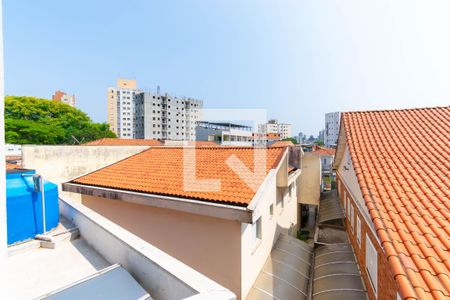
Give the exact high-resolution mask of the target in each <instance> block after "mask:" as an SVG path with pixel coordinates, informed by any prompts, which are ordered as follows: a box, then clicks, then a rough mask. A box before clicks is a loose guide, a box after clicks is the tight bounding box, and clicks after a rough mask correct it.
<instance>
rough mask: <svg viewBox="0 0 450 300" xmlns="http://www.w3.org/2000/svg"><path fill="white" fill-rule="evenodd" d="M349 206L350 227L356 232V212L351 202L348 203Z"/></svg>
mask: <svg viewBox="0 0 450 300" xmlns="http://www.w3.org/2000/svg"><path fill="white" fill-rule="evenodd" d="M348 205H349V210H350V225H351V227H352V231H353V232H354V231H355V216H354V213H355V211H354V207H353V205H352V203H351V202H350V201H349V202H348Z"/></svg>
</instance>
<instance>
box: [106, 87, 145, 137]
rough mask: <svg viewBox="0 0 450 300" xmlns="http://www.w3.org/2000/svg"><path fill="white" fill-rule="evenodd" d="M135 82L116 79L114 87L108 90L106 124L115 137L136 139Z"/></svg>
mask: <svg viewBox="0 0 450 300" xmlns="http://www.w3.org/2000/svg"><path fill="white" fill-rule="evenodd" d="M140 92H141V90H139V89H138V88H137V83H136V80H128V79H118V80H117V86H116V87H110V88H108V95H107V97H108V124H109V128H110V129H111V131H113V132H114V133H115V134H116V135H117V137H119V138H124V139H132V138H136V136H135V132H134V119H135V116H134V114H135V101H136V94H138V93H140Z"/></svg>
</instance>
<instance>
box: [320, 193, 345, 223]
mask: <svg viewBox="0 0 450 300" xmlns="http://www.w3.org/2000/svg"><path fill="white" fill-rule="evenodd" d="M343 218H344V213H343V211H342V208H341V205H340V204H339V201H338V200H337V195H336V191H335V190H333V191H327V192H324V193H323V194H322V197H321V199H320V206H319V225H323V224H326V223H333V222H334V221H339V222H340V221H341V220H342V219H343Z"/></svg>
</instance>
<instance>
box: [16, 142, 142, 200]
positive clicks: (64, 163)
mask: <svg viewBox="0 0 450 300" xmlns="http://www.w3.org/2000/svg"><path fill="white" fill-rule="evenodd" d="M148 148H149V146H61V145H55V146H41V145H23V146H22V166H23V167H24V168H25V169H35V170H36V172H37V173H39V174H42V175H43V176H44V177H45V178H46V179H47V180H49V181H52V182H54V183H56V184H58V186H59V190H60V193H62V195H64V196H66V197H70V198H71V199H72V200H75V201H79V199H80V198H79V195H78V194H74V193H67V192H61V183H63V182H67V181H69V180H71V179H74V178H76V177H79V176H81V175H83V174H86V173H89V172H92V171H95V170H97V169H100V168H103V167H105V166H107V165H110V164H112V163H115V162H117V161H119V160H122V159H124V158H126V157H129V156H131V155H133V154H136V153H139V152H142V151H144V150H146V149H148Z"/></svg>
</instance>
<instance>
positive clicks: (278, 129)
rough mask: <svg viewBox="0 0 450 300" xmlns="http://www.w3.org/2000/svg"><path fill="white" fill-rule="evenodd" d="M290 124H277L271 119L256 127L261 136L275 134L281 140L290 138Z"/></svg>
mask: <svg viewBox="0 0 450 300" xmlns="http://www.w3.org/2000/svg"><path fill="white" fill-rule="evenodd" d="M291 130H292V125H291V124H285V123H278V121H277V120H275V119H272V120H269V122H267V123H264V124H259V125H258V132H259V133H262V134H268V133H277V134H279V135H280V138H281V139H286V138H289V137H291Z"/></svg>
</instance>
